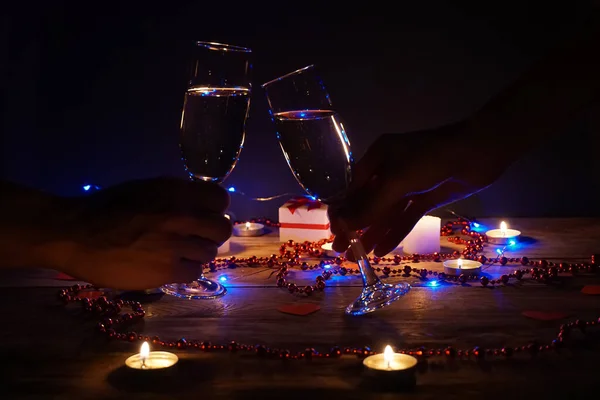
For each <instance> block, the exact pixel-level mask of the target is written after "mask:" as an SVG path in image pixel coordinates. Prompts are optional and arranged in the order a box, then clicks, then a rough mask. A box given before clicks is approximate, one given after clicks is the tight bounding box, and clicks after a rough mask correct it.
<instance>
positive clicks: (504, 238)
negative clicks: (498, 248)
mask: <svg viewBox="0 0 600 400" xmlns="http://www.w3.org/2000/svg"><path fill="white" fill-rule="evenodd" d="M485 234H486V236H487V238H488V242H489V243H492V244H510V243H511V241H516V240H517V239H518V237H519V236H520V235H521V231H518V230H516V229H508V226H507V225H506V222H504V221H502V222H500V228H499V229H490V230H489V231H487V232H486V233H485Z"/></svg>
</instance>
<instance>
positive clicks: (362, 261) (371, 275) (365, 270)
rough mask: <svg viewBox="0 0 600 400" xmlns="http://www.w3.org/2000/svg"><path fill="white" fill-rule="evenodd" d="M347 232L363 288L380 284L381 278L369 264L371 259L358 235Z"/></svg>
mask: <svg viewBox="0 0 600 400" xmlns="http://www.w3.org/2000/svg"><path fill="white" fill-rule="evenodd" d="M346 232H347V235H348V239H349V240H350V249H351V250H352V254H354V258H355V259H356V263H357V264H358V268H359V269H360V274H361V276H362V280H363V286H373V285H374V284H376V283H379V278H378V277H377V275H376V274H375V270H374V269H373V267H371V264H370V263H369V257H368V256H367V254H366V252H365V249H364V247H363V245H362V243H361V242H360V239H359V237H358V234H357V233H356V232H354V231H346Z"/></svg>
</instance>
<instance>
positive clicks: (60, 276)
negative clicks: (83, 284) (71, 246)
mask: <svg viewBox="0 0 600 400" xmlns="http://www.w3.org/2000/svg"><path fill="white" fill-rule="evenodd" d="M54 279H57V280H59V281H75V280H76V279H75V278H73V277H72V276H69V275H67V274H65V273H63V272H59V273H58V274H56V276H55V277H54Z"/></svg>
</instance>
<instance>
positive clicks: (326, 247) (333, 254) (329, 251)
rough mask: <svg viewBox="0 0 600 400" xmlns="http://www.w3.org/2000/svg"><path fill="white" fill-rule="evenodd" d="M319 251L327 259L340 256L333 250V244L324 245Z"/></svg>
mask: <svg viewBox="0 0 600 400" xmlns="http://www.w3.org/2000/svg"><path fill="white" fill-rule="evenodd" d="M321 251H323V253H325V255H326V256H327V257H337V256H339V255H340V253H338V252H336V251H335V250H333V243H325V244H324V245H323V246H321Z"/></svg>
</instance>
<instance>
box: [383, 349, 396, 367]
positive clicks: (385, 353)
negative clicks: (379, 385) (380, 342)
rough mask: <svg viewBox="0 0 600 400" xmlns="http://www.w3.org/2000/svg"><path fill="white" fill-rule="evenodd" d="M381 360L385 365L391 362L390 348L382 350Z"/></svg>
mask: <svg viewBox="0 0 600 400" xmlns="http://www.w3.org/2000/svg"><path fill="white" fill-rule="evenodd" d="M383 359H384V360H385V362H386V363H388V365H389V363H390V362H392V360H393V359H394V349H392V346H390V345H387V346H385V350H383Z"/></svg>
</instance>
